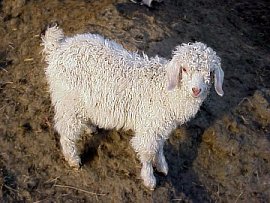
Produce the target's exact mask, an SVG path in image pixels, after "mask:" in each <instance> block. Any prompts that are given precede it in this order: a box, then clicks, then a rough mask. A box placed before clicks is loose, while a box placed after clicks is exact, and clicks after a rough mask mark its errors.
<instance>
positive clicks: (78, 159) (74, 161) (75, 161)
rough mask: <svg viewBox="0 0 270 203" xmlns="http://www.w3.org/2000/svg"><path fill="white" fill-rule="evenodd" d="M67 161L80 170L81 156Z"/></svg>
mask: <svg viewBox="0 0 270 203" xmlns="http://www.w3.org/2000/svg"><path fill="white" fill-rule="evenodd" d="M67 162H68V164H69V166H70V167H72V168H73V169H75V170H79V169H80V167H81V165H82V164H81V159H80V158H79V157H76V158H72V159H67Z"/></svg>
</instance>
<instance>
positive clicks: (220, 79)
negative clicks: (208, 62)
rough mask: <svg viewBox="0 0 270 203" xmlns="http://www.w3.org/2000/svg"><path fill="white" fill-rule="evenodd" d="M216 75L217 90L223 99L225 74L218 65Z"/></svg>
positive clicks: (215, 70)
mask: <svg viewBox="0 0 270 203" xmlns="http://www.w3.org/2000/svg"><path fill="white" fill-rule="evenodd" d="M214 73H215V90H216V92H217V94H218V95H219V96H221V97H222V96H223V95H224V92H223V89H222V84H223V80H224V72H223V70H222V69H221V67H220V66H219V65H218V66H216V67H215V69H214Z"/></svg>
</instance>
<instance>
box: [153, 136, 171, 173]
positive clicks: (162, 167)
mask: <svg viewBox="0 0 270 203" xmlns="http://www.w3.org/2000/svg"><path fill="white" fill-rule="evenodd" d="M164 142H165V140H161V141H160V143H159V147H158V151H157V153H156V155H155V159H154V163H153V164H154V166H155V167H156V170H157V171H158V172H161V173H163V174H164V175H167V174H168V164H167V162H166V159H165V156H164V153H163V146H164Z"/></svg>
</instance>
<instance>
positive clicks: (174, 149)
mask: <svg viewBox="0 0 270 203" xmlns="http://www.w3.org/2000/svg"><path fill="white" fill-rule="evenodd" d="M0 3H1V6H0V39H1V43H0V188H1V190H0V201H1V202H270V172H269V171H270V106H269V104H270V65H269V64H270V35H269V33H270V3H269V2H268V0H258V1H254V0H239V1H231V0H228V1H218V0H164V3H161V4H158V3H156V4H154V5H153V8H151V9H149V8H147V7H145V6H140V5H138V4H133V3H131V2H130V1H128V0H99V1H94V0H85V1H83V0H78V1H71V0H66V1H65V0H37V1H34V0H12V1H10V0H6V1H0ZM55 22H57V23H58V24H59V25H60V26H61V27H62V28H63V29H64V31H65V33H66V34H67V35H73V34H77V33H83V32H93V33H99V34H102V35H104V36H106V37H108V38H110V39H114V40H116V41H117V42H119V43H121V44H123V45H124V46H125V47H126V48H127V49H130V50H139V51H144V52H145V53H147V54H148V55H150V56H154V55H156V54H158V55H160V56H163V57H166V58H170V56H171V51H172V50H173V48H174V47H175V46H176V45H178V44H180V43H183V42H193V41H201V42H204V43H206V44H207V45H208V46H210V47H212V48H213V49H214V50H215V51H216V52H217V54H218V55H219V56H220V57H221V59H222V68H223V70H224V72H225V80H224V92H225V95H224V97H222V98H221V97H219V96H217V95H216V94H215V92H214V91H211V94H210V95H209V97H208V99H207V101H206V102H205V103H204V104H203V106H202V107H201V111H200V112H199V113H198V114H197V116H196V118H195V119H193V120H192V121H190V122H189V123H187V124H186V125H184V126H181V127H179V128H178V129H176V130H175V132H174V133H173V134H172V135H171V137H170V139H169V140H168V142H167V143H166V146H165V156H166V158H167V160H168V164H169V174H168V176H166V177H165V176H162V175H161V174H155V175H156V177H157V181H158V182H157V188H156V190H155V191H149V190H147V189H146V188H144V186H143V185H142V181H141V180H140V163H139V161H138V159H137V158H136V155H135V153H134V152H133V150H132V149H131V147H130V145H129V140H130V138H131V136H132V132H117V131H115V130H112V131H105V130H102V129H99V130H98V133H96V134H95V135H93V136H84V139H83V140H82V141H80V143H79V145H80V146H85V149H84V150H81V153H82V158H83V162H84V165H83V166H82V168H81V169H80V170H78V171H75V170H72V169H71V168H70V167H69V166H68V165H67V163H66V162H65V160H64V158H63V156H62V153H61V149H60V145H59V136H58V134H57V133H56V132H55V131H54V130H53V122H52V118H53V109H52V107H51V103H50V97H49V94H48V92H47V84H46V80H45V75H44V68H45V63H44V61H42V56H41V54H40V52H41V47H40V43H41V41H40V36H41V34H42V33H43V32H44V30H45V28H46V27H47V26H48V25H49V24H51V23H55ZM81 149H83V148H82V147H81Z"/></svg>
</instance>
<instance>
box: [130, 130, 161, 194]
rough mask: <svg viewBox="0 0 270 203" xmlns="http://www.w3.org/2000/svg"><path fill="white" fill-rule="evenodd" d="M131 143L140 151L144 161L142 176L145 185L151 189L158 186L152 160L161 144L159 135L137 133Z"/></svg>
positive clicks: (141, 159) (139, 153)
mask: <svg viewBox="0 0 270 203" xmlns="http://www.w3.org/2000/svg"><path fill="white" fill-rule="evenodd" d="M131 145H132V147H133V148H134V150H135V151H136V152H137V153H138V155H139V159H140V161H141V163H142V169H141V178H142V179H143V182H144V185H145V186H146V187H147V188H149V189H150V190H154V189H155V187H156V178H155V176H154V173H153V166H152V162H153V160H154V158H155V154H156V153H157V149H158V145H159V143H158V139H157V136H155V135H151V134H146V133H145V134H144V133H140V134H136V135H135V136H134V137H133V138H132V140H131Z"/></svg>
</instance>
